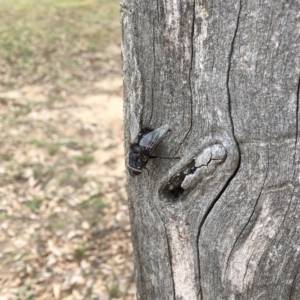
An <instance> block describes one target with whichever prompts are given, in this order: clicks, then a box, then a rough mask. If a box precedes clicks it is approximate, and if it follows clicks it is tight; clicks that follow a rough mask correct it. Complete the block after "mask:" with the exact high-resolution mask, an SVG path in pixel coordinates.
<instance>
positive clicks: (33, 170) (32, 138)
mask: <svg viewBox="0 0 300 300" xmlns="http://www.w3.org/2000/svg"><path fill="white" fill-rule="evenodd" d="M50 90H51V88H49V87H47V86H26V87H23V88H22V89H21V90H17V91H15V90H12V91H0V227H1V230H0V266H1V270H0V300H14V299H16V300H17V299H47V300H48V299H69V300H71V299H112V298H119V299H128V300H129V299H134V292H135V288H134V284H133V262H132V246H131V243H130V228H129V220H128V210H127V198H126V190H125V167H124V152H123V151H124V150H123V126H122V79H121V77H119V76H114V77H107V78H105V79H104V80H102V81H100V82H97V83H95V84H94V86H93V87H92V89H91V90H93V93H91V94H88V93H86V94H85V95H84V96H78V95H76V93H74V94H66V93H61V94H59V95H57V97H53V96H52V94H51V92H50Z"/></svg>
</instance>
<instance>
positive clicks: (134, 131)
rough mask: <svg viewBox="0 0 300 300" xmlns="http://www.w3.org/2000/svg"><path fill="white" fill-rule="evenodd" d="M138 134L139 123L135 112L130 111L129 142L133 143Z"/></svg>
mask: <svg viewBox="0 0 300 300" xmlns="http://www.w3.org/2000/svg"><path fill="white" fill-rule="evenodd" d="M138 134H139V123H138V121H137V118H136V116H135V113H132V115H131V119H130V143H131V144H134V143H135V140H136V138H137V136H138Z"/></svg>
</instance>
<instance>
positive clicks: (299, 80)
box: [282, 76, 300, 224]
mask: <svg viewBox="0 0 300 300" xmlns="http://www.w3.org/2000/svg"><path fill="white" fill-rule="evenodd" d="M299 98H300V76H299V79H298V86H297V92H296V136H295V150H294V158H293V165H294V174H293V192H292V195H291V200H290V201H289V205H288V208H287V210H286V213H285V215H284V218H283V220H282V224H283V223H284V221H285V219H286V216H287V214H288V212H289V210H290V206H291V203H292V201H293V197H294V192H295V185H294V180H295V175H296V154H297V144H298V131H299V129H298V125H299Z"/></svg>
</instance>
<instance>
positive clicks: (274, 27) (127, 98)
mask: <svg viewBox="0 0 300 300" xmlns="http://www.w3.org/2000/svg"><path fill="white" fill-rule="evenodd" d="M121 19H122V31H123V33H122V36H123V44H122V55H123V68H124V118H125V140H126V145H125V146H126V153H127V154H128V152H129V132H130V120H131V118H132V116H133V114H135V115H136V116H137V119H138V121H139V122H140V124H141V126H142V127H152V128H157V127H159V126H161V125H163V124H168V125H169V126H170V128H171V132H170V134H168V135H167V137H166V138H165V139H164V140H163V141H162V142H161V143H160V145H159V146H158V148H157V149H156V154H157V155H160V156H168V157H176V156H179V157H180V159H177V160H176V159H174V160H167V159H165V160H163V159H154V160H151V161H150V162H149V163H148V165H147V167H148V169H149V174H148V173H147V171H145V172H143V173H142V174H141V175H139V176H136V177H130V176H128V194H129V207H130V217H131V227H132V241H133V246H134V259H135V270H136V284H137V298H138V299H141V300H146V299H149V300H150V299H151V300H153V299H154V300H156V299H158V300H164V299H178V300H179V299H184V300H185V299H186V300H193V299H212V300H216V299H222V300H223V299H272V300H273V299H274V300H275V299H276V300H277V299H295V300H296V299H300V269H299V267H300V198H299V197H300V185H299V178H300V169H299V166H300V165H299V162H300V149H299V137H298V135H299V134H298V127H299V114H298V112H299V85H300V1H299V0H294V1H283V0H281V1H279V0H273V1H271V0H269V1H268V0H265V1H264V0H262V1H257V0H253V1H237V0H233V1H229V0H223V1H217V2H216V1H215V2H214V1H204V0H199V1H195V0H194V1H193V0H186V1H180V0H164V1H160V0H156V1H144V0H121Z"/></svg>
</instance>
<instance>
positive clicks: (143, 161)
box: [127, 116, 169, 176]
mask: <svg viewBox="0 0 300 300" xmlns="http://www.w3.org/2000/svg"><path fill="white" fill-rule="evenodd" d="M130 127H131V128H130V133H131V141H130V152H129V161H128V166H127V169H128V171H129V173H130V175H131V176H137V175H140V174H141V173H142V170H143V168H146V165H147V163H148V160H149V158H155V156H153V155H152V154H153V152H154V150H155V148H156V146H157V145H158V144H159V143H160V142H161V140H162V139H163V138H164V137H165V136H166V134H167V132H168V131H169V125H164V126H161V127H159V128H157V129H154V130H153V129H150V128H145V129H142V130H141V131H140V132H139V133H138V134H137V132H138V130H139V129H138V128H139V126H138V123H137V120H136V118H135V116H134V117H132V122H131V124H130Z"/></svg>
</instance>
